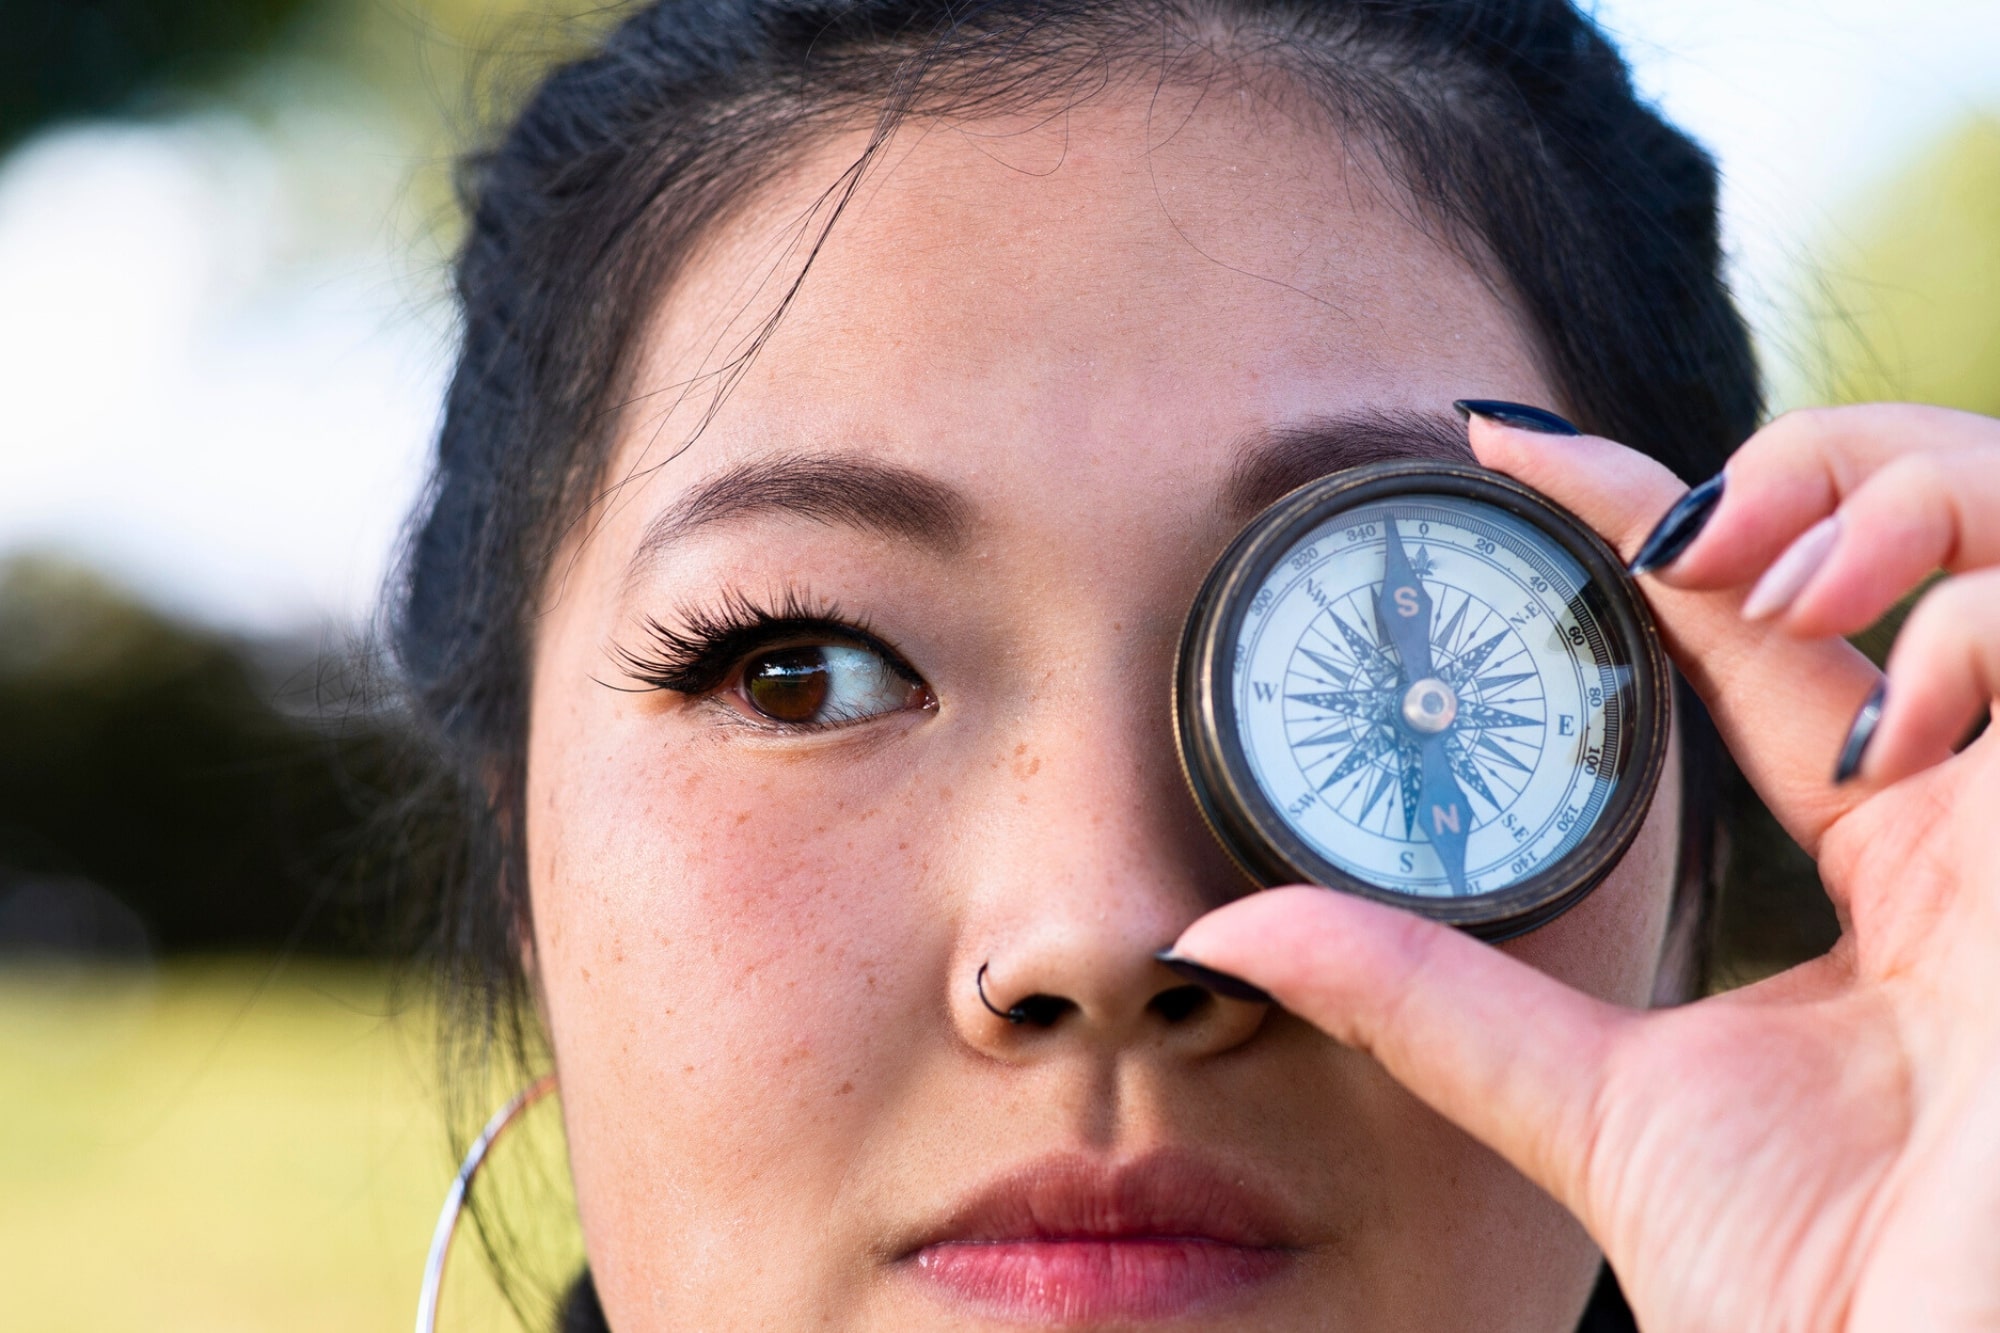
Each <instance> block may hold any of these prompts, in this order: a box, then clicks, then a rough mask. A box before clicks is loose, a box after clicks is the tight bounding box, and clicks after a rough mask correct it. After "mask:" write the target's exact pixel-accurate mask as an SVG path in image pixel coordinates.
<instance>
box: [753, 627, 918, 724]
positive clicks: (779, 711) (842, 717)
mask: <svg viewBox="0 0 2000 1333" xmlns="http://www.w3.org/2000/svg"><path fill="white" fill-rule="evenodd" d="M738 694H739V697H740V698H741V699H742V700H743V702H745V703H747V704H748V705H749V706H750V709H751V711H752V712H755V713H756V714H757V715H758V716H760V717H765V718H769V719H770V720H771V721H773V722H783V723H786V724H788V725H793V726H832V725H836V724H839V723H843V722H860V721H863V720H865V719H867V718H871V717H878V716H880V715H881V714H883V713H893V712H896V711H898V710H900V709H906V708H925V707H928V706H929V705H930V699H931V695H930V691H929V690H928V689H926V688H925V687H924V684H923V682H922V681H919V680H917V679H915V678H914V677H912V676H911V675H910V674H909V672H908V668H903V669H900V670H899V669H898V668H897V667H894V666H891V665H890V664H889V661H888V659H886V658H885V657H883V655H882V654H881V653H879V652H877V651H876V650H875V649H873V648H862V647H859V646H857V645H853V644H844V643H809V644H798V645H795V646H792V647H786V648H771V649H767V650H765V651H764V652H761V653H758V654H757V655H756V656H755V657H752V658H751V659H750V660H749V661H747V662H745V663H744V664H743V683H742V684H741V685H740V686H739V687H738Z"/></svg>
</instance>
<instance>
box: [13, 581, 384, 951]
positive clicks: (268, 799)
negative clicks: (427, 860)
mask: <svg viewBox="0 0 2000 1333" xmlns="http://www.w3.org/2000/svg"><path fill="white" fill-rule="evenodd" d="M254 649H255V646H254V645H247V644H242V643H238V642H235V641H232V640H229V639H226V638H223V637H221V636H219V635H215V634H211V633H208V632H205V631H202V630H200V629H196V628H193V627H190V626H187V625H182V624H177V623H175V622H174V621H172V620H169V619H167V618H166V617H164V616H162V615H160V614H159V613H157V612H155V611H152V610H149V609H147V608H146V607H144V606H142V605H140V604H139V603H137V602H135V601H134V600H132V599H131V598H130V597H128V596H126V595H124V594H122V593H120V592H119V591H117V590H116V589H114V588H112V587H110V586H109V585H107V584H106V583H104V582H103V581H101V580H100V579H98V578H97V577H96V576H95V575H92V574H89V573H86V572H83V571H81V570H78V569H76V568H74V567H71V566H67V565H62V564H58V563H54V562H50V561H47V560H37V559H29V558H21V559H17V560H15V561H12V562H10V563H8V564H6V565H0V897H4V896H6V895H7V893H8V890H9V889H10V887H12V888H13V889H15V890H19V889H20V888H21V887H22V886H24V885H34V886H47V885H60V884H63V883H66V882H67V883H79V882H80V883H84V884H94V885H99V886H102V887H103V888H104V889H108V890H109V891H110V892H111V893H112V894H114V895H116V897H117V898H119V899H120V900H122V901H123V902H124V903H125V904H126V905H127V906H129V907H131V908H132V909H134V910H135V911H136V912H137V913H138V914H139V916H140V917H141V918H142V919H143V920H144V921H145V923H146V924H147V926H148V927H149V928H150V930H151V932H152V934H153V936H154V939H155V941H156V942H157V943H158V944H159V945H160V946H161V947H163V948H166V949H170V950H185V949H222V948H237V947H269V946H272V945H276V944H281V943H285V942H287V941H296V942H298V943H300V944H302V945H304V946H306V947H309V948H314V949H321V950H324V949H345V948H352V947H355V946H356V945H358V944H360V943H364V942H365V941H363V940H361V939H360V938H359V932H357V931H356V930H355V929H353V927H354V926H355V924H356V923H355V921H354V919H353V918H354V916H355V914H356V912H357V910H358V909H360V908H362V907H363V906H364V905H366V904H372V903H373V902H375V900H376V897H377V895H376V894H375V892H374V891H373V889H372V888H371V887H370V886H369V884H368V882H367V879H368V866H367V864H366V863H365V862H364V861H362V860H360V859H358V858H360V857H361V856H362V855H363V853H364V852H367V851H369V850H370V848H369V844H368V831H369V827H370V821H371V820H372V819H373V817H374V816H375V815H376V814H377V813H379V812H381V811H383V810H384V809H385V808H386V807H385V802H386V800H387V799H388V798H387V797H386V796H385V795H384V793H386V792H388V791H390V790H392V789H393V787H394V780H393V775H392V773H391V751H392V746H391V743H390V740H389V735H388V732H387V730H386V728H384V727H383V726H382V725H381V723H380V721H379V719H376V718H374V717H372V716H371V715H369V714H367V713H365V712H362V711H360V709H359V706H358V704H351V703H349V702H348V701H346V700H343V699H340V698H333V699H326V700H322V692H321V689H320V682H321V680H322V679H323V677H322V674H321V673H322V672H323V671H324V670H325V668H323V667H321V666H319V665H317V664H315V662H314V656H313V653H312V652H311V651H310V650H308V649H305V648H292V649H289V650H287V649H284V648H283V647H282V646H266V647H264V648H263V649H262V650H261V651H255V650H254ZM259 656H262V657H263V658H264V659H265V660H264V661H263V662H261V663H260V662H258V661H257V660H256V659H257V658H258V657H259ZM287 695H289V696H290V698H291V700H293V701H294V702H295V703H296V706H294V707H284V706H281V702H282V701H283V700H284V698H285V696H287ZM322 702H324V704H325V709H324V712H323V713H322V712H321V710H320V704H321V703H322ZM329 909H331V910H329Z"/></svg>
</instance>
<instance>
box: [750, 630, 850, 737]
mask: <svg viewBox="0 0 2000 1333" xmlns="http://www.w3.org/2000/svg"><path fill="white" fill-rule="evenodd" d="M830 676H831V673H830V672H829V671H828V669H827V661H826V650H825V649H823V648H821V647H819V646H818V645H816V644H812V645H807V646H805V647H801V648H779V649H776V650H775V651H772V652H768V653H759V654H758V655H757V656H755V657H753V658H751V659H750V660H749V662H747V663H745V664H744V667H743V693H744V695H745V696H747V697H748V698H749V700H750V706H751V707H752V708H754V709H756V710H757V711H758V712H760V713H762V714H763V715H764V716H765V717H768V718H770V719H771V720H772V721H774V722H815V721H818V720H819V711H820V709H822V708H824V707H825V706H826V698H827V695H828V694H830V693H831V692H832V684H833V683H832V680H831V679H830Z"/></svg>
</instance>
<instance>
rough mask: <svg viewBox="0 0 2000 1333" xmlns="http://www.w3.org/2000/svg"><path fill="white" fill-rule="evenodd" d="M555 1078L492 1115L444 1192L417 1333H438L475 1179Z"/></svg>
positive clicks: (420, 1298) (428, 1259)
mask: <svg viewBox="0 0 2000 1333" xmlns="http://www.w3.org/2000/svg"><path fill="white" fill-rule="evenodd" d="M555 1086H556V1076H555V1075H554V1074H544V1075H542V1076H541V1077H540V1078H538V1079H536V1080H535V1081H534V1082H533V1083H530V1084H529V1085H528V1086H527V1087H525V1088H523V1089H522V1090H521V1091H520V1092H518V1093H515V1094H514V1100H512V1101H510V1102H508V1103H507V1104H506V1105H505V1106H503V1107H501V1108H500V1109H499V1110H497V1111H495V1112H494V1113H493V1118H492V1119H491V1120H488V1121H487V1122H486V1128H485V1129H482V1130H480V1131H479V1137H478V1138H476V1139H474V1140H473V1141H472V1146H471V1147H470V1148H468V1149H466V1152H465V1160H464V1161H463V1162H460V1163H459V1164H458V1177H457V1178H456V1179H455V1180H453V1181H452V1182H451V1188H450V1189H449V1190H447V1191H446V1192H445V1196H444V1207H443V1208H442V1209H441V1210H439V1212H438V1220H437V1229H436V1230H435V1231H433V1232H432V1233H431V1252H430V1254H429V1255H428V1256H426V1257H425V1259H424V1286H423V1290H422V1291H421V1292H419V1293H418V1295H417V1333H437V1315H438V1293H439V1292H440V1291H442V1290H443V1288H444V1261H445V1256H446V1255H448V1254H450V1253H451V1237H452V1233H453V1232H454V1231H456V1230H458V1215H459V1214H460V1213H462V1212H464V1211H465V1200H466V1197H467V1196H468V1195H469V1194H470V1193H471V1192H472V1178H473V1177H474V1176H476V1175H478V1174H479V1168H480V1166H481V1165H483V1164H484V1163H485V1161H486V1154H487V1152H488V1151H490V1150H491V1149H492V1147H493V1144H494V1142H495V1141H496V1140H497V1139H499V1137H500V1136H501V1135H502V1134H504V1133H505V1132H506V1131H507V1127H508V1126H509V1125H511V1124H513V1123H514V1121H515V1119H516V1118H517V1117H519V1116H520V1114H521V1112H523V1111H525V1110H527V1109H528V1108H529V1107H530V1106H533V1105H534V1104H535V1103H536V1102H538V1101H540V1100H541V1099H542V1098H544V1097H546V1096H548V1095H549V1093H550V1092H552V1091H554V1090H555Z"/></svg>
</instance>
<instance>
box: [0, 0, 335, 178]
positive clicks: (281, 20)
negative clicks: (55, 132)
mask: <svg viewBox="0 0 2000 1333" xmlns="http://www.w3.org/2000/svg"><path fill="white" fill-rule="evenodd" d="M315 4H316V0H0V32H3V33H5V34H6V38H5V40H4V41H0V151H5V150H6V149H7V148H9V147H11V146H12V145H13V144H14V143H16V142H18V141H19V140H20V139H22V138H24V137H25V136H26V135H27V134H28V133H29V132H31V131H33V130H34V129H36V128H37V127H39V126H41V125H44V124H46V123H48V122H50V121H53V120H60V119H68V118H71V117H77V116H101V115H113V114H119V113H128V112H131V111H133V110H135V109H139V107H140V106H141V105H142V104H143V103H144V102H145V101H146V100H147V99H148V98H151V97H155V96H157V95H158V94H159V93H160V92H161V91H162V90H167V89H178V88H188V87H193V86H197V85H199V84H202V83H204V82H207V81H209V80H212V79H215V78H217V77H220V76H224V75H227V74H229V73H231V72H233V71H234V70H235V69H236V68H238V67H239V66H240V65H241V64H243V63H244V62H245V61H246V60H247V59H250V58H254V57H256V56H258V55H261V54H263V53H265V52H267V51H269V50H270V49H271V48H272V47H273V46H274V45H275V44H276V43H278V42H279V41H280V40H282V38H283V37H284V36H285V35H286V33H287V31H288V30H289V29H290V27H291V26H292V24H293V23H294V21H295V20H297V19H298V18H299V17H300V15H301V14H302V13H304V12H305V11H306V10H307V9H309V8H311V7H313V6H314V5H315Z"/></svg>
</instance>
